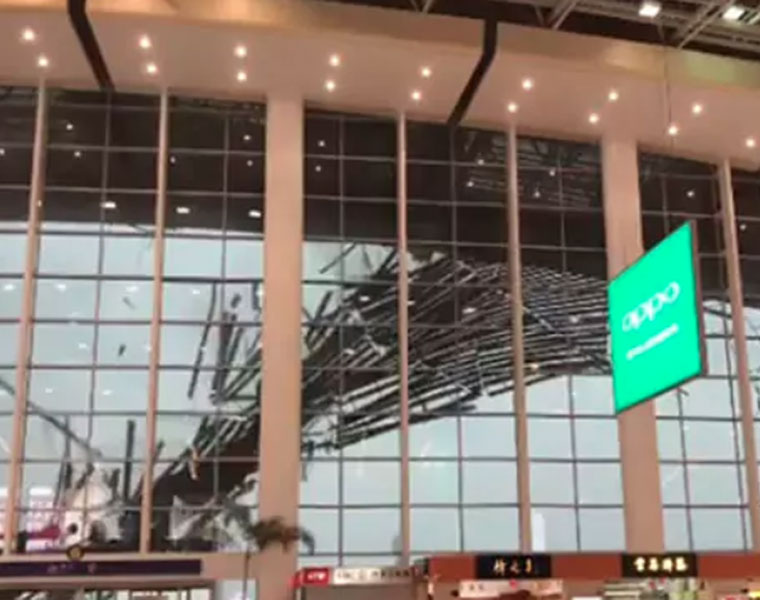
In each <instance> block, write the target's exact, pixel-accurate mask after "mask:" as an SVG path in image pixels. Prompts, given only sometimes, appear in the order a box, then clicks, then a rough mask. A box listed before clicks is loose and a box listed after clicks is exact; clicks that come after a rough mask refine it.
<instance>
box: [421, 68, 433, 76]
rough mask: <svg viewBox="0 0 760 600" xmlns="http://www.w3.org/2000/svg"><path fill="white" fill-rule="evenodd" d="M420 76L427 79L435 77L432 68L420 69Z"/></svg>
mask: <svg viewBox="0 0 760 600" xmlns="http://www.w3.org/2000/svg"><path fill="white" fill-rule="evenodd" d="M420 75H422V76H423V77H424V78H425V79H430V77H431V76H432V75H433V70H432V69H431V68H430V67H422V68H421V69H420Z"/></svg>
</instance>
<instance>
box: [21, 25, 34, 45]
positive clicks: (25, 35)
mask: <svg viewBox="0 0 760 600" xmlns="http://www.w3.org/2000/svg"><path fill="white" fill-rule="evenodd" d="M36 39H37V34H36V33H34V29H31V28H29V27H26V28H24V29H23V30H22V31H21V41H22V42H33V41H34V40H36Z"/></svg>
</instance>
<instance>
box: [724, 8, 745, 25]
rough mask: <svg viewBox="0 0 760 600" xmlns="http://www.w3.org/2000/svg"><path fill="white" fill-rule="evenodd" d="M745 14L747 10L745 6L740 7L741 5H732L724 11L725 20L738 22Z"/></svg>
mask: <svg viewBox="0 0 760 600" xmlns="http://www.w3.org/2000/svg"><path fill="white" fill-rule="evenodd" d="M745 12H747V9H745V8H744V7H743V6H740V5H739V4H732V5H731V6H729V7H728V8H727V9H726V10H724V11H723V20H724V21H732V22H736V21H738V20H739V19H741V18H742V17H743V16H744V13H745Z"/></svg>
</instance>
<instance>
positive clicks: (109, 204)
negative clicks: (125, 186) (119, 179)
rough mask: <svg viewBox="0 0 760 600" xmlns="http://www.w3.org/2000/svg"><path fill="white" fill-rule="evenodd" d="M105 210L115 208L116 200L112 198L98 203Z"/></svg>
mask: <svg viewBox="0 0 760 600" xmlns="http://www.w3.org/2000/svg"><path fill="white" fill-rule="evenodd" d="M100 206H102V207H103V208H104V209H105V210H113V209H115V208H116V202H114V201H113V200H106V201H105V202H102V203H101V204H100Z"/></svg>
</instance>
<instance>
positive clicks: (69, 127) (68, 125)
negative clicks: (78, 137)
mask: <svg viewBox="0 0 760 600" xmlns="http://www.w3.org/2000/svg"><path fill="white" fill-rule="evenodd" d="M73 130H74V123H66V131H73Z"/></svg>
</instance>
